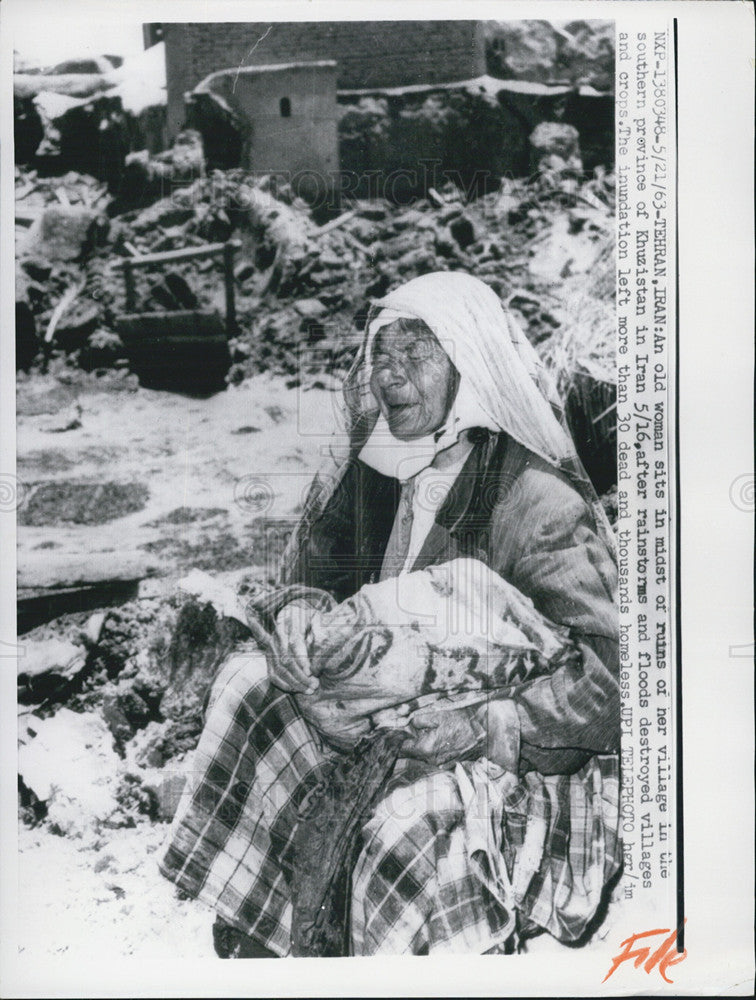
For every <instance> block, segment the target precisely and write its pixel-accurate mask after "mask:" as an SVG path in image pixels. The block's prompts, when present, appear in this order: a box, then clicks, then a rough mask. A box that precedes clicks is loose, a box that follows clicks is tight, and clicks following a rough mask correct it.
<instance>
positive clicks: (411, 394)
mask: <svg viewBox="0 0 756 1000" xmlns="http://www.w3.org/2000/svg"><path fill="white" fill-rule="evenodd" d="M458 385H459V374H458V372H457V370H456V368H455V367H454V365H453V364H452V363H451V361H450V360H449V357H448V355H447V354H446V352H445V351H444V349H443V348H442V347H441V345H440V344H439V342H438V341H437V340H436V338H435V336H434V335H433V331H432V330H431V329H430V328H429V327H428V326H426V324H425V323H423V322H422V320H406V319H399V320H396V321H395V322H394V323H390V324H388V325H387V326H384V327H381V329H380V330H379V331H378V334H377V335H376V338H375V343H374V345H373V356H372V375H371V378H370V388H371V389H372V392H373V395H374V396H375V398H376V399H377V401H378V406H379V407H380V410H381V413H382V414H383V416H384V417H385V418H386V420H387V422H388V425H389V430H390V431H391V433H392V434H393V435H394V437H396V438H399V440H400V441H412V440H414V439H415V438H420V437H424V436H425V435H426V434H432V433H433V432H434V431H436V430H438V428H439V427H441V426H442V424H443V423H444V421H445V420H446V415H447V414H448V412H449V409H450V407H451V404H452V402H453V400H454V396H455V394H456V392H457V387H458Z"/></svg>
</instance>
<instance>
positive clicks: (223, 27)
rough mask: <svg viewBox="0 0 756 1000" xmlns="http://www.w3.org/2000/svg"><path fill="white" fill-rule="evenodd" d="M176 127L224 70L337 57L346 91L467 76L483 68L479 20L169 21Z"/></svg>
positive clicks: (171, 116) (172, 128) (172, 122)
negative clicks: (200, 88)
mask: <svg viewBox="0 0 756 1000" xmlns="http://www.w3.org/2000/svg"><path fill="white" fill-rule="evenodd" d="M163 28H164V36H165V46H166V72H167V78H168V129H169V133H170V134H171V136H174V135H175V134H176V131H177V130H178V128H179V127H180V126H181V123H182V121H183V115H184V93H185V92H186V91H187V90H191V89H192V88H193V87H195V86H196V85H197V84H198V83H199V82H200V80H202V79H203V78H204V77H206V76H207V75H208V74H209V73H212V72H214V71H215V70H218V69H227V68H229V67H230V66H235V65H246V66H255V65H257V66H259V65H264V64H266V63H282V62H291V61H294V60H314V59H335V60H337V62H338V64H339V72H338V77H337V85H338V87H339V88H340V89H347V90H348V89H363V88H369V87H399V86H406V85H408V84H417V83H445V82H450V81H453V80H466V79H469V78H471V77H474V76H478V75H480V74H481V73H483V72H484V71H485V70H484V67H485V58H484V51H483V36H482V32H481V30H480V26H479V22H477V21H314V22H313V21H299V22H274V23H271V22H267V23H262V22H244V23H233V22H224V23H207V24H169V23H165V24H164V26H163Z"/></svg>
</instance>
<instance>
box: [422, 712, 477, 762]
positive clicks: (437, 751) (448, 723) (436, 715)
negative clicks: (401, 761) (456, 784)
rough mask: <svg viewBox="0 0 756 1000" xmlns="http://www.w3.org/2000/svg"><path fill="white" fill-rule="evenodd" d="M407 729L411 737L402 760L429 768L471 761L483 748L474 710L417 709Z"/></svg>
mask: <svg viewBox="0 0 756 1000" xmlns="http://www.w3.org/2000/svg"><path fill="white" fill-rule="evenodd" d="M410 727H411V732H412V734H413V735H412V737H411V738H410V739H409V740H407V742H406V743H405V744H404V746H403V747H402V756H403V757H414V758H415V759H416V760H424V761H426V762H427V763H429V764H437V765H439V766H441V765H443V764H449V763H452V762H453V761H458V760H465V759H469V758H474V757H475V756H476V755H478V754H479V752H481V751H482V750H483V748H484V746H485V729H484V728H483V727H482V726H481V725H480V722H479V721H478V711H477V708H473V707H468V708H454V709H447V710H445V711H444V710H439V709H437V708H433V707H429V708H426V709H420V711H418V712H416V713H415V715H414V716H413V718H412V721H411V722H410Z"/></svg>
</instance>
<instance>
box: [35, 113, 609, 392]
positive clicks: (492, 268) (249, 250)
mask: <svg viewBox="0 0 756 1000" xmlns="http://www.w3.org/2000/svg"><path fill="white" fill-rule="evenodd" d="M538 131H539V135H538V136H537V137H535V138H536V139H537V146H535V145H534V149H537V152H538V157H539V159H538V164H537V167H538V169H537V172H536V173H534V175H533V176H532V177H531V178H530V179H525V180H503V181H502V182H501V184H500V185H499V187H498V189H497V190H496V191H494V192H491V193H489V194H486V195H483V196H481V197H479V198H477V199H474V200H471V199H468V198H466V197H465V196H464V194H463V192H462V191H461V190H460V189H459V187H457V186H456V185H454V184H453V183H451V182H447V183H446V184H445V185H443V186H441V187H440V189H439V190H436V189H435V188H433V187H431V188H430V189H429V191H428V194H427V196H425V197H422V198H420V197H412V198H410V199H408V201H407V203H404V204H402V203H400V204H397V203H396V202H394V201H390V200H388V199H385V198H371V199H358V200H352V201H346V200H344V201H342V204H341V206H340V208H341V211H340V212H338V211H337V210H336V209H335V208H334V209H333V210H332V211H331V212H330V219H329V221H326V222H324V223H321V224H318V221H316V220H318V219H319V216H322V212H321V213H319V212H318V206H315V207H313V206H309V205H308V204H307V203H305V202H304V201H303V200H302V199H300V198H299V197H297V195H296V192H294V191H293V190H292V188H291V187H290V186H289V185H288V184H285V183H281V182H279V181H278V180H277V179H276V178H275V177H271V176H263V177H251V176H250V175H248V174H245V173H244V172H243V171H241V170H231V171H212V172H210V173H209V174H208V175H207V176H202V175H200V176H198V177H196V179H194V180H192V181H190V182H189V183H186V180H187V178H186V176H185V175H182V176H181V177H180V178H177V180H176V184H174V181H173V175H170V176H166V175H164V176H163V177H162V178H161V179H160V181H161V183H162V190H163V191H165V192H166V195H165V196H164V197H160V198H157V199H156V200H154V201H152V202H151V203H150V204H148V205H146V206H144V207H140V208H133V209H131V210H129V211H126V212H121V213H120V214H117V215H115V216H113V215H112V209H113V199H111V198H110V197H109V195H108V194H107V192H106V190H105V188H104V185H102V184H100V183H98V182H97V181H95V180H94V179H93V178H91V177H85V176H80V175H74V174H71V173H69V174H67V175H65V176H64V177H63V178H59V179H57V181H53V180H51V179H47V178H40V177H39V176H37V175H36V174H35V173H34V172H28V171H25V170H24V169H23V168H18V167H17V168H16V192H17V223H18V227H17V247H18V259H19V272H20V277H19V282H18V291H17V301H18V302H19V303H20V304H21V305H22V306H23V308H24V309H26V310H28V311H29V312H30V314H31V316H32V317H33V319H34V321H35V325H36V330H37V335H38V340H39V342H40V347H42V342H43V340H44V338H45V337H47V338H48V340H49V351H50V352H52V353H54V352H55V351H56V350H58V351H65V353H66V354H67V356H68V357H69V359H70V360H71V361H72V362H74V363H78V364H80V365H81V366H82V367H85V368H90V369H91V368H95V367H102V366H106V365H113V364H122V365H123V364H124V363H125V361H124V354H123V351H122V348H120V346H119V343H118V338H117V335H116V333H115V329H116V317H117V316H118V315H119V314H121V313H123V312H124V310H125V288H124V282H123V278H122V272H121V271H120V270H119V265H120V263H121V262H122V261H123V259H124V258H126V257H129V256H135V255H141V254H147V253H156V252H161V251H172V250H180V249H184V248H188V247H201V246H204V245H205V244H207V243H215V242H223V241H226V240H228V239H230V238H232V237H233V238H236V239H238V240H239V241H240V244H241V246H240V249H239V252H238V253H237V255H236V265H235V286H236V289H235V292H236V312H237V323H238V336H237V337H236V338H235V339H234V341H233V343H232V351H233V358H234V362H235V364H234V366H233V367H232V370H231V372H230V375H229V379H230V380H231V381H239V380H240V379H243V378H244V377H246V376H247V375H249V374H252V373H254V372H257V371H271V372H274V373H279V374H285V375H286V376H288V377H290V378H291V379H296V378H307V377H310V376H322V375H327V374H330V375H333V374H337V375H338V373H339V371H341V370H343V369H344V367H345V366H346V365H347V364H348V362H349V359H350V357H351V355H352V352H353V350H354V344H355V334H356V333H358V331H359V329H360V326H361V322H362V319H363V318H364V312H365V308H366V305H367V302H368V300H369V299H371V298H374V297H376V296H379V295H381V294H383V293H384V292H386V291H388V289H390V288H392V287H395V286H396V285H397V284H398V283H400V282H401V281H406V280H409V279H410V278H412V277H414V276H416V275H419V274H423V273H427V272H429V271H434V270H457V269H459V270H466V271H469V273H471V274H475V275H477V276H478V277H480V278H482V279H483V280H485V281H487V282H488V283H489V284H490V285H491V286H492V287H493V288H494V289H495V290H496V291H497V292H498V293H499V295H501V297H502V298H503V299H504V300H505V301H507V303H508V305H509V306H510V307H511V308H512V309H514V310H515V311H516V312H518V313H519V315H520V316H521V318H522V320H523V322H524V324H525V326H526V329H527V331H528V333H529V335H530V337H531V339H532V340H533V342H534V343H535V344H536V345H540V344H543V343H544V342H545V341H546V340H549V341H550V349H551V348H553V346H554V344H553V340H554V335H555V334H557V333H559V331H561V330H563V328H564V327H565V325H574V324H575V322H576V321H577V319H578V318H577V317H572V318H570V317H569V315H568V313H569V310H568V309H566V308H565V306H566V303H565V302H564V301H562V302H560V298H562V299H564V296H563V295H562V291H561V287H560V286H562V285H563V284H564V282H565V281H567V280H568V279H569V278H570V276H571V275H575V276H579V275H584V274H586V273H589V272H591V271H592V270H593V267H594V265H595V263H596V260H597V259H598V258H599V257H600V255H601V253H602V251H603V249H604V248H605V247H606V246H607V245H609V244H610V243H611V241H612V239H613V203H614V189H613V176H612V175H610V174H607V173H605V172H603V171H601V170H597V171H595V172H594V176H593V177H592V178H591V179H590V180H587V181H585V180H583V179H582V174H581V164H580V161H579V150H578V149H577V145H576V142H575V137H574V135H572V134H571V132H570V131H569V126H555V127H554V128H553V129H552V130H551V131H550V132H549V130H544V129H543V127H540V128H539V130H538ZM572 131H574V130H572ZM195 149H196V148H195V147H192V145H191V140H190V141H188V142H187V141H186V140H184V144H183V145H181V147H180V152H181V153H182V155H185V156H186V157H188V158H189V160H190V161H191V162H193V163H194V165H195V166H194V167H193V168H192V169H193V170H194V169H195V168H196V165H197V161H196V158H195V159H193V157H194V156H195V153H194V152H193V150H195ZM176 160H178V162H179V167H178V168H177V169H179V170H181V159H180V157H179V156H175V157H174V160H172V161H169V158H168V157H164V158H162V159H161V160H160V161H158V163H159V164H160V165H162V166H166V169H167V170H169V169H171V165H172V163H173V162H175V161H176ZM139 163H140V169H142V170H143V171H144V174H145V176H147V175H148V174H149V172H150V171H153V173H152V175H151V176H152V181H151V183H152V182H154V181H155V177H156V176H157V175H156V174H155V173H154V164H153V163H151V162H150V161H148V160H147V159H145V158H144V157H141V158H140V159H139ZM191 172H192V171H191V170H190V171H189V173H190V174H191ZM200 174H201V171H200ZM177 184H181V185H183V186H176V185H177ZM158 186H159V185H158ZM612 266H613V265H612ZM135 291H136V302H137V309H138V310H139V311H145V310H148V309H155V308H157V309H160V308H163V309H165V308H171V307H173V308H198V309H204V310H217V311H218V312H220V313H221V314H223V312H224V289H223V283H222V280H221V275H220V272H219V269H218V268H217V265H215V264H214V263H213V262H212V261H210V260H199V261H187V262H179V261H177V262H173V263H171V265H170V267H169V268H168V270H167V271H166V269H165V268H163V269H161V270H158V269H156V268H146V269H144V270H141V271H139V272H136V273H135ZM66 295H68V296H69V297H70V302H68V303H67V304H66V305H65V309H64V311H63V312H62V313H61V314H60V315H57V316H56V317H55V329H54V330H53V331H52V333H50V323H51V320H52V318H53V316H54V314H55V310H56V308H58V307H59V306H60V303H61V301H62V300H63V299H64V297H65V296H66ZM612 297H613V282H611V281H610V282H609V284H608V285H607V287H606V288H604V289H603V291H602V292H601V294H600V295H599V294H598V293H597V300H598V301H600V302H601V303H603V304H606V303H610V302H611V299H612ZM612 324H613V320H610V321H609V322H608V325H607V326H606V329H605V330H604V338H605V340H606V341H607V342H608V341H609V340H610V339H611V338H612V336H613V325H612ZM570 332H571V334H574V333H575V331H574V330H573V331H570ZM581 336H582V333H580V331H578V338H577V339H578V341H579V340H580V337H581ZM27 339H28V338H27ZM574 339H575V338H574V337H573V340H574ZM41 356H42V355H41V354H40V357H41ZM19 361H20V362H22V361H24V362H26V364H27V366H28V363H29V350H28V348H27V349H26V350H24V351H23V352H22V351H19ZM609 361H610V364H609V365H608V366H607V367H606V371H605V375H606V377H607V378H608V379H610V378H611V374H610V368H611V364H612V363H613V361H612V359H609Z"/></svg>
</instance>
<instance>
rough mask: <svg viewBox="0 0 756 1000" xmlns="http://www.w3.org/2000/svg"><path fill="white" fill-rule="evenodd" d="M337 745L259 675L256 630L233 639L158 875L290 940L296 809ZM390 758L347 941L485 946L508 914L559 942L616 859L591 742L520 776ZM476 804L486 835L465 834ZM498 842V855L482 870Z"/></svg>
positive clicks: (366, 831) (613, 815) (611, 766)
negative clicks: (583, 761)
mask: <svg viewBox="0 0 756 1000" xmlns="http://www.w3.org/2000/svg"><path fill="white" fill-rule="evenodd" d="M335 753H336V751H334V750H331V749H329V748H328V747H327V746H326V745H325V744H323V742H322V741H321V739H320V738H319V736H318V735H317V733H316V732H315V731H314V730H313V729H311V728H310V727H309V726H308V724H307V723H306V722H305V721H304V719H303V718H302V716H301V714H300V712H299V710H298V708H297V706H296V704H295V702H294V700H293V698H292V697H291V696H289V695H287V694H285V693H284V692H282V691H280V690H278V689H277V688H275V687H274V686H272V685H270V684H269V682H268V679H267V663H266V660H265V657H264V655H263V654H262V652H261V651H260V649H259V648H258V647H257V645H255V644H253V643H250V644H249V645H247V646H245V647H243V648H242V649H240V650H239V651H238V652H237V653H236V654H234V655H233V656H232V657H231V658H230V659H229V660H228V661H227V663H226V664H225V666H224V668H223V669H222V671H221V673H220V674H219V676H218V677H217V679H216V681H215V683H214V685H213V688H212V691H211V696H210V700H209V704H208V712H207V717H206V724H205V728H204V731H203V734H202V737H201V740H200V743H199V745H198V748H197V751H196V753H195V756H194V759H193V765H192V770H191V773H190V774H189V776H188V781H187V784H186V787H185V790H184V793H183V796H182V799H181V802H180V804H179V809H178V812H177V814H176V817H175V819H174V822H173V825H172V828H171V833H170V836H169V838H168V843H167V846H166V847H165V849H164V850H163V852H162V854H161V856H160V859H159V865H160V870H161V872H162V874H163V875H164V876H165V877H166V878H168V879H170V880H172V881H173V882H175V883H176V885H177V886H179V887H180V888H181V889H182V890H183V891H184V892H186V893H187V894H188V895H189V896H191V897H195V898H199V899H201V900H202V901H204V902H205V903H207V904H208V905H209V906H210V907H212V908H213V909H214V910H215V911H216V912H217V913H218V914H219V915H220V916H221V917H223V918H224V919H225V920H227V921H228V922H229V923H230V924H232V925H233V926H234V927H236V928H238V929H239V930H241V931H243V932H244V933H246V934H248V935H250V936H251V937H252V938H254V939H255V940H256V941H257V942H258V943H260V944H262V945H263V946H264V947H266V948H268V949H270V950H271V951H273V952H275V953H276V954H278V955H282V956H283V955H287V954H289V953H290V948H291V916H292V904H291V899H292V892H291V885H292V873H293V860H294V840H295V834H296V830H297V827H298V823H299V818H298V813H299V810H300V808H301V807H303V806H306V802H307V799H308V796H310V795H311V794H312V793H313V791H314V790H315V789H318V788H319V787H320V786H321V783H322V779H323V774H324V771H325V770H326V767H327V765H328V763H329V761H330V760H331V759H332V757H333V755H334V754H335ZM400 763H401V764H402V766H401V767H399V768H398V769H397V771H396V772H395V774H394V776H393V778H392V782H391V784H390V786H389V788H388V790H387V792H386V794H385V795H384V797H383V799H382V800H381V802H380V804H379V806H378V807H377V809H376V810H375V812H374V815H373V816H372V817H371V818H370V820H369V821H368V822H367V824H366V825H365V826H364V828H363V847H362V850H361V853H360V856H359V858H358V862H357V865H356V868H355V872H354V878H353V886H352V915H351V919H352V925H351V938H352V952H353V954H358V955H369V954H376V953H384V954H385V953H388V954H429V953H433V954H436V953H442V952H465V953H482V952H484V951H487V950H490V949H491V948H497V947H499V946H500V945H501V943H502V942H503V941H504V940H505V939H506V938H507V937H509V935H510V934H511V933H512V930H513V928H514V926H515V921H517V924H518V926H519V927H525V928H527V927H530V928H534V927H538V928H544V929H545V930H547V931H549V932H550V933H551V934H553V935H554V936H556V937H557V938H559V939H560V940H563V941H574V940H577V939H578V938H579V937H580V936H581V935H582V934H583V932H584V931H585V929H586V927H587V925H588V923H589V921H590V920H591V918H592V917H593V915H594V914H595V912H596V909H597V907H598V905H599V902H600V898H601V894H602V891H603V888H604V886H605V885H606V883H607V882H608V881H609V879H610V878H611V877H612V875H613V874H614V873H615V872H616V871H617V870H618V868H619V865H620V861H621V844H620V842H619V839H618V832H617V831H618V799H619V772H618V762H617V759H616V757H614V756H597V757H593V758H592V759H591V760H590V761H589V762H588V764H587V765H586V766H585V767H584V768H583V769H582V770H580V771H578V772H577V773H576V774H573V775H556V776H549V777H543V776H541V775H539V774H537V773H535V772H530V773H528V774H526V775H525V776H524V777H523V778H521V779H518V778H516V777H515V776H514V775H512V774H510V773H507V772H502V771H500V769H499V772H498V773H496V771H494V772H493V773H489V772H487V773H486V774H485V775H483V776H481V773H480V771H479V770H478V771H477V772H476V770H475V768H476V767H478V766H479V765H480V764H481V763H482V762H476V763H475V764H470V763H466V764H464V765H457V769H456V770H454V771H448V770H439V769H434V768H432V767H430V766H429V765H424V764H420V763H419V762H415V761H403V762H400ZM460 772H461V773H460ZM482 792H483V793H484V794H483V795H482V796H481V793H482ZM486 794H488V795H489V796H490V797H491V801H490V802H489V803H487V804H486V803H484V804H483V806H481V805H480V802H481V799H482V798H483V799H485V795H486ZM491 802H493V803H494V808H490V806H491ZM476 803H478V806H477V811H478V812H479V813H480V811H481V809H482V811H483V813H484V814H485V815H484V816H483V820H484V823H483V826H482V827H481V826H480V824H479V830H480V829H483V830H484V832H483V837H484V839H485V838H486V837H487V838H488V839H489V841H493V844H492V843H490V842H489V843H488V845H487V847H488V850H483V849H482V850H480V851H474V850H470V848H469V845H470V843H471V841H470V830H471V823H473V824H474V822H475V819H476V817H475V816H474V815H472V814H473V813H475V811H476ZM492 817H493V818H494V819H495V820H496V822H492V821H491V820H492ZM477 819H478V821H480V819H481V817H480V815H479V816H478V817H477ZM486 823H487V824H488V825H487V827H486V826H485V824H486ZM483 846H484V847H485V846H486V845H483ZM492 847H493V848H495V850H492V849H491V848H492ZM497 856H498V857H500V858H501V859H502V861H503V864H501V866H500V870H499V871H491V870H490V869H491V859H492V858H494V859H495V858H496V857H497Z"/></svg>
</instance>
